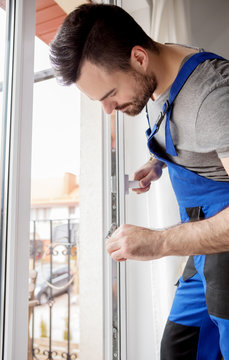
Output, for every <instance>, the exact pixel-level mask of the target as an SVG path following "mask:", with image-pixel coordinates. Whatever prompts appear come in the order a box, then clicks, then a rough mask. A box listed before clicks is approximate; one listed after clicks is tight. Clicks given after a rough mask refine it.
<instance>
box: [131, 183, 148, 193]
mask: <svg viewBox="0 0 229 360" xmlns="http://www.w3.org/2000/svg"><path fill="white" fill-rule="evenodd" d="M150 185H151V184H149V185H148V186H146V187H144V188H133V189H132V191H134V192H136V193H137V194H142V193H144V192H146V191H148V190H149V189H150Z"/></svg>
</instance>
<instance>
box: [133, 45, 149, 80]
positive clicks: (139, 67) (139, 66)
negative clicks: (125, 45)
mask: <svg viewBox="0 0 229 360" xmlns="http://www.w3.org/2000/svg"><path fill="white" fill-rule="evenodd" d="M130 64H131V67H132V68H133V69H135V70H136V71H140V72H142V73H145V72H146V70H147V68H148V64H149V56H148V53H147V51H146V49H144V48H143V47H141V46H138V45H136V46H134V47H133V48H132V50H131V54H130Z"/></svg>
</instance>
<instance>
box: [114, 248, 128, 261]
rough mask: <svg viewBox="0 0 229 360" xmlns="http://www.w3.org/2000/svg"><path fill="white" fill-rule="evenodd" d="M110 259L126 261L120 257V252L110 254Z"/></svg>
mask: <svg viewBox="0 0 229 360" xmlns="http://www.w3.org/2000/svg"><path fill="white" fill-rule="evenodd" d="M111 257H112V259H113V260H114V261H126V259H125V258H124V257H123V256H122V253H121V250H117V251H114V252H112V254H111Z"/></svg>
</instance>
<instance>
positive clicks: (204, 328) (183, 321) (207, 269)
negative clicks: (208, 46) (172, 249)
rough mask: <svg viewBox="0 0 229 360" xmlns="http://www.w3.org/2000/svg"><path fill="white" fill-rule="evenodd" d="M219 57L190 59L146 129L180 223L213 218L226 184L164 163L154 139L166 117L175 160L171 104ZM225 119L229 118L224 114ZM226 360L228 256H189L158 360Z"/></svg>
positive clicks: (227, 199)
mask: <svg viewBox="0 0 229 360" xmlns="http://www.w3.org/2000/svg"><path fill="white" fill-rule="evenodd" d="M215 58H219V59H222V58H221V57H219V56H218V55H215V54H212V53H206V52H201V53H197V54H194V55H193V56H191V57H190V58H189V59H188V60H187V61H186V63H185V64H184V65H183V67H182V68H181V69H180V71H179V73H178V75H177V77H176V79H175V81H174V83H173V84H172V87H171V90H170V94H169V99H168V101H166V103H165V104H164V105H163V108H162V112H161V114H160V116H159V119H158V121H157V123H156V124H155V125H154V127H153V129H152V130H151V128H150V124H149V129H148V130H147V131H146V135H147V137H148V147H149V150H150V152H151V153H153V154H154V155H155V157H156V158H158V159H159V160H161V161H163V162H164V163H166V165H167V167H168V170H169V175H170V180H171V183H172V186H173V189H174V191H175V194H176V198H177V201H178V205H179V209H180V216H181V221H182V222H187V221H196V220H201V219H204V218H208V217H211V216H213V215H215V214H217V213H218V212H220V211H221V210H223V209H224V208H226V207H228V206H229V182H220V181H213V180H210V179H208V178H205V177H202V176H200V175H198V174H196V173H194V172H192V171H190V170H187V169H186V168H184V167H182V166H180V165H177V164H175V163H173V162H171V161H170V160H167V157H166V154H162V153H161V151H160V150H158V147H157V143H156V140H155V138H154V135H155V134H156V132H157V131H158V130H159V127H160V123H161V122H162V120H163V118H164V116H166V124H165V139H166V152H167V153H168V154H170V155H172V156H177V152H176V149H175V147H174V145H173V141H172V138H171V133H170V128H169V120H170V116H171V114H172V107H173V102H174V100H175V98H176V96H177V95H178V93H179V91H180V90H181V88H182V86H183V85H184V83H185V82H186V80H187V79H188V77H189V75H190V74H191V73H192V72H193V71H194V69H195V68H196V67H197V66H198V64H200V63H201V62H203V61H205V60H207V59H215ZM228 115H229V114H228ZM222 356H223V358H224V360H229V253H226V252H225V253H219V254H212V255H197V256H191V257H189V259H188V262H187V264H186V267H185V269H184V273H183V275H182V276H181V278H180V279H179V281H178V287H177V291H176V295H175V298H174V303H173V306H172V309H171V312H170V315H169V318H168V321H167V324H166V327H165V331H164V335H163V339H162V343H161V360H180V359H183V360H194V359H198V360H216V359H222Z"/></svg>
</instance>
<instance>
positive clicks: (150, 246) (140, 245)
mask: <svg viewBox="0 0 229 360" xmlns="http://www.w3.org/2000/svg"><path fill="white" fill-rule="evenodd" d="M106 248H107V251H108V253H109V254H110V255H111V257H112V258H113V259H114V260H115V261H125V260H127V259H132V260H154V259H159V258H161V257H164V256H170V255H181V256H186V255H200V254H215V253H218V252H225V251H229V207H228V208H226V209H224V210H222V211H221V212H219V213H218V214H217V215H214V216H212V217H210V218H208V219H205V220H201V221H194V222H188V223H184V224H180V225H176V226H173V227H171V228H169V229H165V230H152V229H147V228H143V227H139V226H134V225H122V226H120V227H119V228H118V229H117V230H116V231H115V232H114V233H113V234H112V236H111V237H110V238H108V240H107V243H106Z"/></svg>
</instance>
